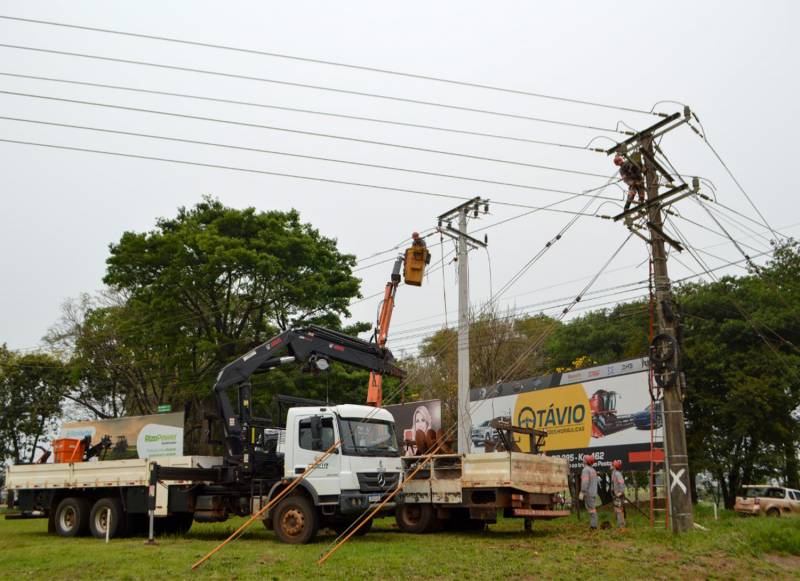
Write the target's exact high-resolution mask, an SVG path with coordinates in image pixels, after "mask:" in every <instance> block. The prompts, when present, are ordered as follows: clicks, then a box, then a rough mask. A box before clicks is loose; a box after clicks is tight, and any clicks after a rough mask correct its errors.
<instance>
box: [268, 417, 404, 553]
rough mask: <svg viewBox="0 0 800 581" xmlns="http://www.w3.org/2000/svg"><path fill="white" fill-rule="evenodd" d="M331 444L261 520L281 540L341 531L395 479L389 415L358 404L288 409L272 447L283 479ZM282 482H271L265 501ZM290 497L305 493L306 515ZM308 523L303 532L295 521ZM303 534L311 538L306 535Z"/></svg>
mask: <svg viewBox="0 0 800 581" xmlns="http://www.w3.org/2000/svg"><path fill="white" fill-rule="evenodd" d="M337 442H338V446H337V447H336V448H335V450H334V452H333V453H332V454H330V455H329V456H328V457H327V458H326V459H325V460H323V461H322V462H321V463H320V464H319V465H318V466H317V467H316V468H315V469H314V470H313V471H311V472H310V473H309V474H308V475H307V476H306V477H305V478H304V480H303V481H302V482H301V484H300V486H299V487H298V490H299V492H298V493H297V494H295V495H293V496H289V497H287V498H286V499H284V500H282V501H280V502H279V503H278V504H277V505H276V506H275V508H274V509H272V510H270V513H269V514H268V515H267V517H266V519H265V524H266V525H267V526H268V527H269V528H274V529H275V531H276V532H277V534H278V536H280V537H281V539H282V540H284V541H286V542H292V543H299V542H308V540H310V538H311V537H313V534H315V533H316V528H318V527H319V526H330V527H332V528H334V529H336V530H344V529H345V528H347V527H348V526H349V525H350V524H351V523H352V521H353V520H355V519H356V518H357V517H358V516H359V515H361V514H362V513H363V512H364V511H366V510H368V509H369V508H370V507H372V506H373V505H376V504H377V503H379V502H381V501H382V500H383V499H384V497H385V495H387V494H389V493H390V492H391V491H392V490H393V489H394V488H395V487H396V486H397V485H398V483H399V482H400V480H401V474H402V463H401V459H400V455H401V454H400V448H399V447H398V444H397V438H396V434H395V426H394V419H393V417H392V415H391V414H390V413H389V412H388V411H386V410H384V409H381V408H374V407H371V406H364V405H336V406H321V407H297V408H291V409H289V410H288V413H287V417H286V431H285V434H284V435H283V437H281V438H280V439H279V443H278V446H277V451H278V452H279V453H282V454H283V460H284V478H285V480H286V481H291V480H292V479H293V478H297V477H298V476H299V475H300V474H302V473H303V472H305V470H306V468H307V467H308V466H309V465H310V464H312V463H314V461H315V460H317V458H319V457H320V456H321V455H322V454H324V453H325V452H326V451H327V450H329V449H330V448H331V447H332V446H333V444H334V443H337ZM283 486H285V482H284V483H278V484H276V485H275V486H274V487H273V489H272V490H271V491H270V494H269V496H268V498H267V499H265V500H268V499H269V498H271V497H273V496H275V495H276V494H278V493H279V492H280V490H281V489H282V488H283ZM296 496H305V497H306V500H307V501H308V504H313V510H314V513H315V515H314V516H312V515H309V514H307V513H308V510H309V509H311V508H312V507H311V506H299V505H298V503H297V502H296V498H295V497H296ZM299 504H300V505H303V504H304V503H303V502H301V503H299ZM287 505H291V506H289V507H288V508H287ZM394 506H395V505H394V504H393V503H387V504H386V505H385V507H384V508H385V510H386V511H391V510H392V509H394ZM287 510H288V512H287ZM309 521H311V526H310V527H308V529H307V530H303V529H306V527H305V526H302V527H301V526H300V525H299V523H301V522H302V523H304V525H305V524H306V523H308V522H309ZM314 521H316V523H315V522H314ZM364 528H367V529H368V528H369V525H367V526H366V527H364ZM364 532H366V531H364ZM292 533H294V534H292ZM307 534H310V535H311V537H309V538H306V536H307Z"/></svg>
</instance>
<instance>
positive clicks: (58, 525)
mask: <svg viewBox="0 0 800 581" xmlns="http://www.w3.org/2000/svg"><path fill="white" fill-rule="evenodd" d="M54 523H55V530H56V534H57V535H58V536H59V537H77V536H79V535H85V534H86V533H87V532H88V530H89V501H88V500H86V499H85V498H77V497H75V496H70V497H68V498H65V499H64V500H62V501H61V502H59V503H58V507H57V508H56V512H55V518H54Z"/></svg>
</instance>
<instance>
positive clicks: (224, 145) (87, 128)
mask: <svg viewBox="0 0 800 581" xmlns="http://www.w3.org/2000/svg"><path fill="white" fill-rule="evenodd" d="M0 92H2V91H0ZM0 119H2V120H6V121H16V122H19V123H33V124H37V125H48V126H52V127H64V128H67V129H80V130H82V131H94V132H98V133H111V134H115V135H127V136H129V137H144V138H147V139H159V140H161V141H172V142H175V143H189V144H192V145H204V146H209V147H219V148H223V149H235V150H238V151H249V152H253V153H264V154H269V155H282V156H286V157H297V158H302V159H311V160H314V161H325V162H330V163H341V164H347V165H356V166H360V167H368V168H372V169H383V170H390V171H399V172H405V173H414V174H420V175H427V176H434V177H441V178H449V179H457V180H466V181H472V182H480V183H484V184H492V185H497V186H508V187H513V188H521V189H526V190H535V191H546V192H552V193H563V194H574V193H575V192H568V191H564V190H555V189H552V188H543V187H538V186H531V185H528V184H518V183H514V182H502V181H497V180H487V179H483V178H474V177H469V176H459V175H454V174H446V173H440V172H433V171H426V170H421V169H412V168H404V167H397V166H391V165H381V164H375V163H367V162H362V161H352V160H346V159H338V158H332V157H321V156H316V155H306V154H302V153H291V152H287V151H279V150H272V149H263V148H258V147H246V146H242V145H232V144H227V143H217V142H211V141H201V140H197V139H187V138H182V137H169V136H166V135H155V134H152V133H138V132H135V131H122V130H119V129H108V128H104V127H90V126H87V125H74V124H71V123H59V122H56V121H41V120H37V119H26V118H21V117H6V116H0ZM565 171H567V170H565ZM587 175H592V174H587ZM596 175H599V174H596ZM580 195H581V196H587V197H590V198H597V199H602V200H616V198H610V197H608V196H600V195H595V194H580Z"/></svg>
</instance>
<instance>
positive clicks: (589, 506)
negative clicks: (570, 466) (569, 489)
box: [578, 454, 597, 531]
mask: <svg viewBox="0 0 800 581" xmlns="http://www.w3.org/2000/svg"><path fill="white" fill-rule="evenodd" d="M592 464H594V455H593V454H587V455H586V456H584V457H583V471H582V472H581V492H580V494H579V495H578V500H582V501H583V503H584V506H586V512H588V513H589V530H593V531H594V530H597V470H595V469H594V468H593V467H592Z"/></svg>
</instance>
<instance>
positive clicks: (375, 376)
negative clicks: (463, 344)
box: [367, 254, 403, 407]
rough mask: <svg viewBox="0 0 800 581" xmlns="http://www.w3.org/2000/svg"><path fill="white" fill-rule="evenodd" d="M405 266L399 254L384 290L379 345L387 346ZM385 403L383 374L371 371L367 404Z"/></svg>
mask: <svg viewBox="0 0 800 581" xmlns="http://www.w3.org/2000/svg"><path fill="white" fill-rule="evenodd" d="M402 266H403V255H402V254H401V255H399V256H398V257H397V260H395V261H394V267H393V268H392V276H391V278H390V279H389V282H387V283H386V289H385V290H384V292H383V300H382V301H381V308H380V313H379V314H378V323H377V326H376V327H375V342H376V343H377V344H378V347H385V346H386V338H387V336H388V335H389V325H390V324H391V322H392V311H394V295H395V293H397V286H398V285H399V284H400V268H401V267H402ZM382 404H383V375H381V374H380V373H375V372H374V371H370V372H369V386H368V388H367V405H374V406H375V407H381V405H382Z"/></svg>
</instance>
